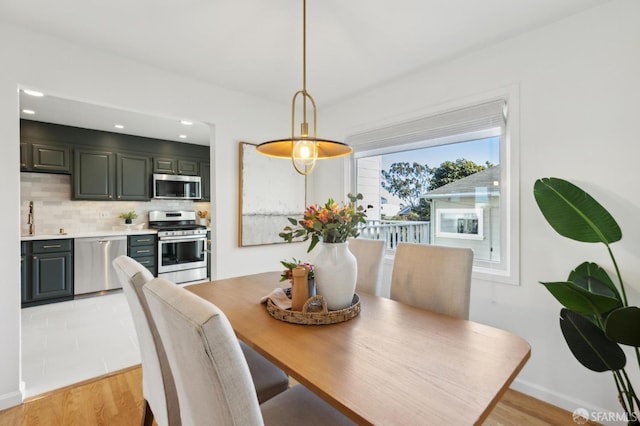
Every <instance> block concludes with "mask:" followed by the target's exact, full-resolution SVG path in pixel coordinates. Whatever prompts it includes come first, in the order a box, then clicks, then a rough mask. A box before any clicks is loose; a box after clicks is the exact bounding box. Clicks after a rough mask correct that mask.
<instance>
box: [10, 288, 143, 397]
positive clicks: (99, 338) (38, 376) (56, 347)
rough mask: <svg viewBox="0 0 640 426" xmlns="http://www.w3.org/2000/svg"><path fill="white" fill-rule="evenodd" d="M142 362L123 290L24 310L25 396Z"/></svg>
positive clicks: (23, 359) (23, 362) (23, 378)
mask: <svg viewBox="0 0 640 426" xmlns="http://www.w3.org/2000/svg"><path fill="white" fill-rule="evenodd" d="M139 363H140V353H139V350H138V340H137V337H136V333H135V329H134V326H133V320H132V318H131V313H130V312H129V306H128V305H127V301H126V298H125V296H124V293H122V291H115V292H111V293H109V294H107V295H103V296H95V297H86V298H82V299H76V300H72V301H68V302H60V303H52V304H49V305H42V306H34V307H31V308H24V309H22V380H23V381H24V382H25V397H32V396H35V395H39V394H41V393H44V392H48V391H50V390H53V389H58V388H61V387H64V386H68V385H71V384H74V383H78V382H81V381H83V380H87V379H90V378H93V377H98V376H101V375H104V374H107V373H111V372H113V371H117V370H121V369H123V368H126V367H130V366H132V365H136V364H139Z"/></svg>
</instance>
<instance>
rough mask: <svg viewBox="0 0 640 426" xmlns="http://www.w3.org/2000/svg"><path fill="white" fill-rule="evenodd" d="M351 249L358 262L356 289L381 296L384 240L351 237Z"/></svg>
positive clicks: (349, 241)
mask: <svg viewBox="0 0 640 426" xmlns="http://www.w3.org/2000/svg"><path fill="white" fill-rule="evenodd" d="M347 243H348V244H349V251H351V253H353V255H354V256H355V257H356V260H357V263H358V278H357V280H356V291H358V292H363V293H368V294H373V295H375V296H380V291H381V289H382V262H383V260H384V249H385V247H384V246H385V242H384V240H367V239H364V238H350V239H348V240H347Z"/></svg>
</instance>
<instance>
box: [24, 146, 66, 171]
mask: <svg viewBox="0 0 640 426" xmlns="http://www.w3.org/2000/svg"><path fill="white" fill-rule="evenodd" d="M31 159H32V165H31V167H32V168H33V171H35V172H56V173H71V149H70V148H69V146H68V145H43V144H38V143H34V144H32V145H31Z"/></svg>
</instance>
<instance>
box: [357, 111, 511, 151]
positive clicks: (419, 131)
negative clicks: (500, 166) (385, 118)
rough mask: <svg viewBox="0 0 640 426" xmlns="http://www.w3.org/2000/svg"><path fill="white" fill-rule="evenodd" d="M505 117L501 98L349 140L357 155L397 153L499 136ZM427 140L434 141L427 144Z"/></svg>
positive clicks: (381, 129)
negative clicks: (399, 149)
mask: <svg viewBox="0 0 640 426" xmlns="http://www.w3.org/2000/svg"><path fill="white" fill-rule="evenodd" d="M506 120H507V103H506V101H505V100H504V99H499V100H494V101H490V102H485V103H482V104H478V105H473V106H470V107H465V108H460V109H456V110H453V111H447V112H443V113H439V114H434V115H430V116H426V117H422V118H418V119H415V120H411V121H406V122H403V123H399V124H394V125H390V126H386V127H382V128H379V129H374V130H369V131H366V132H363V133H358V134H354V135H351V136H349V137H347V140H346V142H347V143H348V144H349V145H351V146H352V147H353V148H354V151H355V156H356V158H358V157H361V156H363V155H366V156H369V155H380V154H386V153H390V152H397V151H398V148H399V146H402V147H401V149H402V150H411V149H415V148H417V147H418V146H419V147H424V146H429V145H442V144H446V143H455V142H460V141H463V140H473V139H482V138H488V137H493V136H499V135H502V134H503V133H504V128H505V126H506ZM427 141H431V142H432V143H427V144H425V142H427ZM365 152H366V154H365Z"/></svg>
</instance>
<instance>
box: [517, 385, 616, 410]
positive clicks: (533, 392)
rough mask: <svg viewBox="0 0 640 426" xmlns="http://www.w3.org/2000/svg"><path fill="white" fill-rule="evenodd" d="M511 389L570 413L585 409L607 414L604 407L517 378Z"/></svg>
mask: <svg viewBox="0 0 640 426" xmlns="http://www.w3.org/2000/svg"><path fill="white" fill-rule="evenodd" d="M511 389H513V390H516V391H518V392H522V393H524V394H526V395H529V396H532V397H534V398H536V399H539V400H541V401H544V402H548V403H549V404H552V405H555V406H556V407H560V408H562V409H564V410H567V411H568V412H570V413H573V411H574V410H575V409H577V408H584V409H586V410H587V411H589V412H606V411H608V410H605V409H604V408H602V407H596V406H594V405H592V404H589V403H587V402H585V401H581V400H579V399H576V398H574V397H571V396H569V395H565V394H563V393H559V392H556V391H553V390H550V389H547V388H544V387H542V386H539V385H536V384H533V383H530V382H527V381H524V380H520V379H518V378H516V379H515V380H514V381H513V383H512V384H511Z"/></svg>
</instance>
